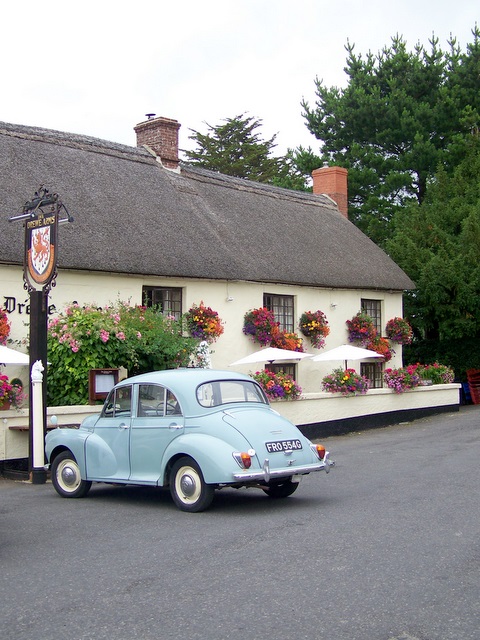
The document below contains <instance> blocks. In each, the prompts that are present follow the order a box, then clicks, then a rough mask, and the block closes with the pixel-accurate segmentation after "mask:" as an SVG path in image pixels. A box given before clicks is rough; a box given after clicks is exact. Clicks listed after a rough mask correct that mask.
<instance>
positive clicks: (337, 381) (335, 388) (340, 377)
mask: <svg viewBox="0 0 480 640" xmlns="http://www.w3.org/2000/svg"><path fill="white" fill-rule="evenodd" d="M369 387H370V380H368V378H366V377H365V376H361V375H360V374H359V373H357V372H356V371H355V369H335V370H334V371H333V372H332V373H330V374H328V375H327V376H325V377H324V378H323V380H322V389H323V390H324V391H328V392H329V393H341V394H342V396H355V395H358V394H360V395H363V394H365V393H367V391H368V389H369Z"/></svg>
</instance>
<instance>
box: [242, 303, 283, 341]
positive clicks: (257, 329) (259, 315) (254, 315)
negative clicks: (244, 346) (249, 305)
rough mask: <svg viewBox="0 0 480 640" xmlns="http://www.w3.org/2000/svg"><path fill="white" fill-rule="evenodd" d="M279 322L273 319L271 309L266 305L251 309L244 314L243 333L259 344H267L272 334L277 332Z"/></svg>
mask: <svg viewBox="0 0 480 640" xmlns="http://www.w3.org/2000/svg"><path fill="white" fill-rule="evenodd" d="M279 326H280V323H279V322H277V321H276V320H275V316H274V314H273V311H270V310H269V309H267V308H266V307H260V308H259V309H252V310H251V311H248V312H247V313H246V314H245V317H244V320H243V333H244V334H245V335H246V336H249V337H250V338H252V340H253V341H254V342H259V343H260V344H261V345H267V344H268V345H269V344H270V343H271V342H272V335H273V334H274V333H278V332H279Z"/></svg>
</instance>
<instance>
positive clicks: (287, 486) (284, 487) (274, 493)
mask: <svg viewBox="0 0 480 640" xmlns="http://www.w3.org/2000/svg"><path fill="white" fill-rule="evenodd" d="M298 485H299V483H298V482H292V481H291V480H285V482H279V483H277V484H271V485H269V486H268V488H266V489H264V491H265V493H266V494H267V496H268V497H269V498H288V496H291V495H292V493H294V492H295V491H296V490H297V489H298Z"/></svg>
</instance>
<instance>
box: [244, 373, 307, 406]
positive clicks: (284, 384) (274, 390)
mask: <svg viewBox="0 0 480 640" xmlns="http://www.w3.org/2000/svg"><path fill="white" fill-rule="evenodd" d="M252 378H253V379H254V380H255V381H256V382H258V384H259V385H260V386H261V387H262V389H263V390H264V391H265V394H266V396H267V398H269V399H270V400H279V399H284V400H296V399H297V398H299V397H300V395H301V393H302V389H301V387H299V386H298V384H297V383H296V382H295V380H294V379H293V378H292V376H291V375H289V374H287V373H283V371H279V372H278V373H273V371H268V369H265V370H264V371H257V372H256V373H254V374H253V375H252Z"/></svg>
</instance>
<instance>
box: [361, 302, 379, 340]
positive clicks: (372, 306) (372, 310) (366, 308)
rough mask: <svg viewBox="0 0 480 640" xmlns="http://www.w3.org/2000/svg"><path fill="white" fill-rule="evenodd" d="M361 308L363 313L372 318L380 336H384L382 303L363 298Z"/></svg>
mask: <svg viewBox="0 0 480 640" xmlns="http://www.w3.org/2000/svg"><path fill="white" fill-rule="evenodd" d="M360 306H361V309H362V311H363V312H364V313H366V314H368V315H369V316H370V317H371V319H372V320H373V324H374V326H375V329H376V330H377V333H378V335H379V336H381V335H382V301H381V300H367V299H364V298H362V300H361V303H360Z"/></svg>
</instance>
